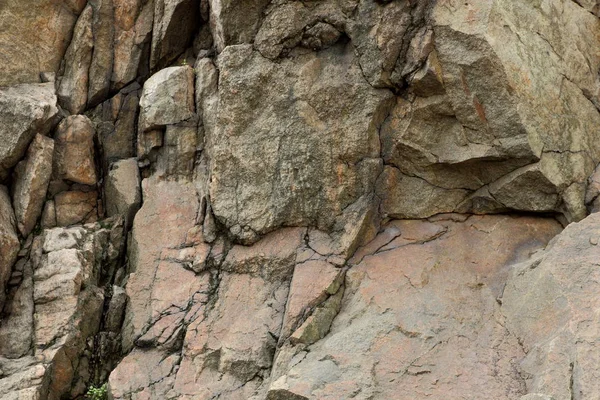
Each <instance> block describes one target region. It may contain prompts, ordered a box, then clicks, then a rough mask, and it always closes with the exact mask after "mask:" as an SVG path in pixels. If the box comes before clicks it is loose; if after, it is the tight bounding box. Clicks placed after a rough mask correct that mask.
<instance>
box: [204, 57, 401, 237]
mask: <svg viewBox="0 0 600 400" xmlns="http://www.w3.org/2000/svg"><path fill="white" fill-rule="evenodd" d="M218 61H219V64H218V68H219V70H220V78H219V108H218V111H217V117H216V124H215V125H214V129H212V130H207V132H206V134H207V142H208V143H210V145H209V146H208V147H207V151H209V152H210V172H211V182H210V197H211V205H212V210H213V212H214V214H215V216H216V217H217V219H218V220H219V221H220V222H221V223H222V224H223V225H225V227H227V228H229V230H230V232H231V233H232V234H233V235H234V236H236V237H237V238H239V239H240V240H242V241H245V242H252V241H255V240H256V238H257V235H258V234H263V233H266V232H268V231H270V230H273V229H275V228H276V227H278V226H282V225H308V224H312V225H317V226H318V227H319V228H321V229H323V230H330V229H331V227H332V225H333V224H334V222H335V218H336V216H338V215H340V214H341V213H342V210H343V209H345V208H346V207H348V206H350V205H351V204H353V203H355V202H356V201H357V200H358V199H359V198H360V197H361V196H363V195H365V194H368V193H370V192H372V191H373V189H374V188H373V186H374V181H375V179H376V177H377V174H378V173H379V172H380V171H381V161H380V159H379V140H378V126H379V125H380V124H381V123H382V122H383V119H384V118H385V115H386V112H387V106H388V105H389V100H390V99H391V94H390V93H389V92H387V91H380V90H375V89H373V88H371V87H370V86H369V85H368V84H367V83H366V82H365V80H364V78H363V77H362V73H361V71H360V68H359V66H358V64H357V63H356V61H355V59H354V56H353V52H352V49H351V48H349V47H347V46H337V47H334V48H330V49H328V50H324V51H322V52H321V53H319V54H318V55H317V54H312V53H311V54H305V55H302V56H298V57H296V58H293V59H289V60H284V61H282V62H281V63H274V62H271V61H269V60H267V59H265V58H263V57H262V56H261V55H260V54H259V53H257V52H254V51H252V48H251V47H250V46H242V45H240V46H230V47H228V48H227V49H226V50H224V51H223V52H222V53H221V54H220V56H219V59H218ZM314 182H319V184H318V185H315V184H314Z"/></svg>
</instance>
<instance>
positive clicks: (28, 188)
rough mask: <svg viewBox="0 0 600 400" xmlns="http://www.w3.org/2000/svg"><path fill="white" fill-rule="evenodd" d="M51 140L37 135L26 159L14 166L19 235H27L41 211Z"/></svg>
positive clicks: (50, 154) (45, 189) (49, 167)
mask: <svg viewBox="0 0 600 400" xmlns="http://www.w3.org/2000/svg"><path fill="white" fill-rule="evenodd" d="M53 153H54V141H53V140H52V139H50V138H48V137H45V136H42V135H36V137H35V138H34V139H33V141H32V142H31V144H30V145H29V149H28V150H27V156H26V158H25V159H24V160H23V161H21V162H20V163H19V164H18V165H17V167H16V169H15V184H14V187H13V205H14V209H15V216H16V218H17V226H18V228H19V231H20V232H21V235H23V236H24V237H27V235H29V233H30V232H31V231H32V229H33V228H34V226H35V224H36V222H37V220H38V218H39V217H40V215H41V214H42V207H43V206H44V201H45V200H46V191H47V190H48V183H49V182H50V176H51V175H52V155H53Z"/></svg>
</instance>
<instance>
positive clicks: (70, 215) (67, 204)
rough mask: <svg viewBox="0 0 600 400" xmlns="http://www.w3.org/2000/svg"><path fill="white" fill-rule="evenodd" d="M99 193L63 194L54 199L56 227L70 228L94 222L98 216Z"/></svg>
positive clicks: (75, 192) (73, 192) (74, 192)
mask: <svg viewBox="0 0 600 400" xmlns="http://www.w3.org/2000/svg"><path fill="white" fill-rule="evenodd" d="M97 205H98V193H97V192H96V191H92V192H78V191H71V192H61V193H59V194H57V195H56V196H55V197H54V207H55V209H56V225H57V226H70V225H76V224H84V223H87V222H94V221H96V219H97V218H98V215H97Z"/></svg>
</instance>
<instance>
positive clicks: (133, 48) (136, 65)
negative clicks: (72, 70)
mask: <svg viewBox="0 0 600 400" xmlns="http://www.w3.org/2000/svg"><path fill="white" fill-rule="evenodd" d="M113 5H114V10H115V42H114V64H113V70H112V78H111V81H112V89H113V90H118V89H121V88H122V87H124V86H125V85H127V84H128V83H129V82H132V81H133V80H135V79H136V78H137V76H138V74H139V75H140V76H142V77H144V76H145V75H146V74H147V72H148V70H149V65H148V62H149V60H148V54H149V52H150V42H151V33H152V25H153V17H154V4H153V1H148V0H113ZM144 56H146V57H144Z"/></svg>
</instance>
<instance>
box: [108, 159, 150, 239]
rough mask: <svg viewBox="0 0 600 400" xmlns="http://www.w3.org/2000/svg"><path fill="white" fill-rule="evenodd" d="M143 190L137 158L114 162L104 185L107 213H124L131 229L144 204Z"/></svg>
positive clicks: (112, 214) (126, 223) (109, 214)
mask: <svg viewBox="0 0 600 400" xmlns="http://www.w3.org/2000/svg"><path fill="white" fill-rule="evenodd" d="M141 190H142V189H141V179H140V171H139V168H138V164H137V160H136V159H135V158H129V159H126V160H121V161H117V162H115V163H113V164H112V165H111V167H110V170H109V172H108V176H107V178H106V183H105V185H104V198H105V204H106V215H107V216H109V217H112V216H115V215H122V216H123V217H124V218H125V226H126V228H127V229H129V228H130V227H131V224H133V217H134V216H135V213H136V212H137V211H138V210H139V208H140V206H141V204H142V193H141Z"/></svg>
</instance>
